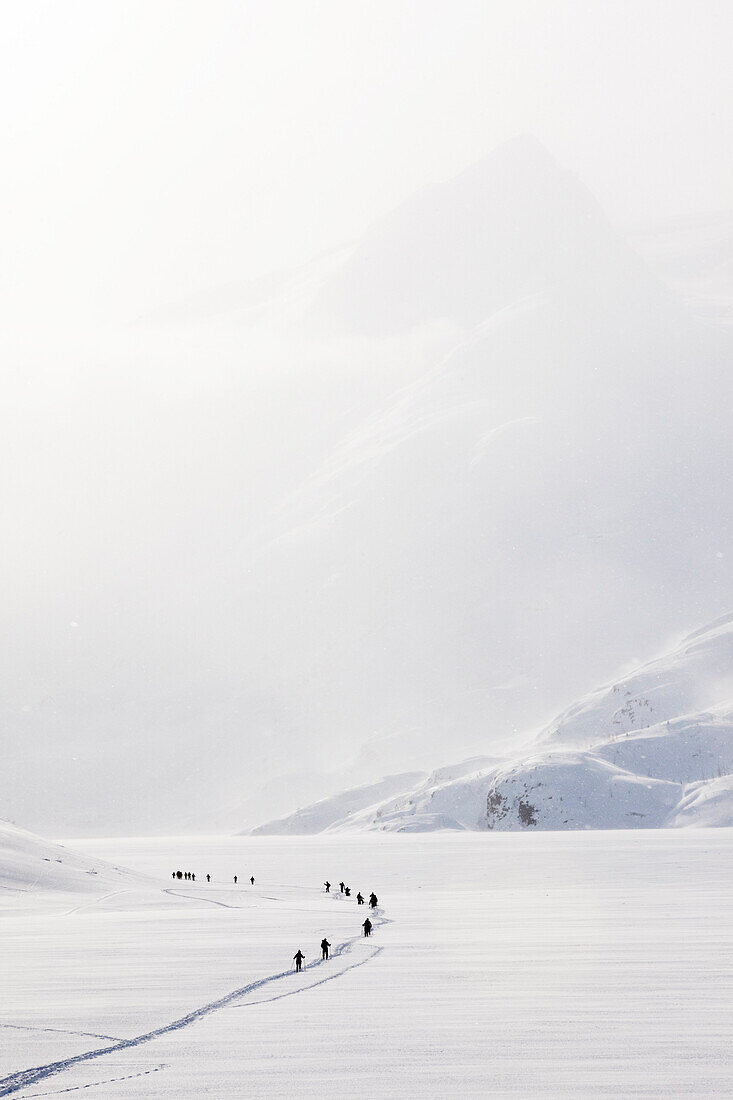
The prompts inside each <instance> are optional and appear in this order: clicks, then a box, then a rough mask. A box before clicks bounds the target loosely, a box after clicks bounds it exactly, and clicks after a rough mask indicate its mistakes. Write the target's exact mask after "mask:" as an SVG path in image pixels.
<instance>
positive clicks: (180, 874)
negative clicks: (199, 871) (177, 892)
mask: <svg viewBox="0 0 733 1100" xmlns="http://www.w3.org/2000/svg"><path fill="white" fill-rule="evenodd" d="M176 878H177V879H178V880H179V882H180V880H181V879H182V878H183V871H176Z"/></svg>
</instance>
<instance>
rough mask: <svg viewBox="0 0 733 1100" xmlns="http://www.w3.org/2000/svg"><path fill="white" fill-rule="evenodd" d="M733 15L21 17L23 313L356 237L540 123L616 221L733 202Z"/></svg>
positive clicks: (20, 8) (69, 312)
mask: <svg viewBox="0 0 733 1100" xmlns="http://www.w3.org/2000/svg"><path fill="white" fill-rule="evenodd" d="M732 23H733V9H732V8H731V5H730V2H729V0H694V2H687V0H613V2H601V0H579V2H578V0H544V2H543V0H477V2H475V0H453V2H451V3H448V2H446V0H442V2H435V0H420V2H419V3H418V2H415V0H412V2H405V0H388V2H386V3H385V2H374V0H371V2H369V3H355V2H352V0H336V2H326V0H319V2H316V3H306V2H305V0H290V2H282V0H268V2H266V3H265V2H255V0H236V2H231V0H214V2H211V3H203V2H196V3H191V2H188V0H173V2H169V0H154V2H150V0H145V2H132V0H126V2H125V3H115V2H112V0H104V2H102V3H100V2H99V0H92V2H76V0H65V2H64V3H61V4H60V3H58V2H56V0H48V2H39V0H24V2H23V3H20V2H18V3H15V4H13V5H5V7H4V11H3V36H2V46H1V47H0V52H1V54H2V56H1V57H0V84H1V86H2V95H1V96H0V103H1V104H2V106H1V107H0V112H1V115H2V130H3V149H4V153H5V156H4V168H3V173H2V180H1V181H0V188H1V190H2V195H3V201H2V213H1V214H0V218H1V219H2V241H3V259H4V262H3V274H2V284H0V291H1V293H2V300H3V303H4V308H3V313H4V314H5V316H6V319H9V320H11V321H15V322H19V323H20V324H21V325H23V324H28V323H31V324H32V325H33V326H34V328H36V329H37V328H38V327H39V326H41V327H43V326H46V325H49V324H56V323H58V322H60V321H62V320H66V321H68V322H70V323H71V324H72V325H74V324H76V323H77V322H78V321H82V322H84V323H90V322H91V323H96V322H98V321H105V320H109V319H115V320H117V319H119V320H124V319H127V318H129V317H135V316H136V315H137V314H139V313H141V312H144V311H146V310H148V309H150V308H154V307H155V306H156V305H159V304H162V303H166V302H168V301H170V300H171V299H173V300H175V298H176V297H177V296H180V295H185V294H188V293H190V292H192V291H197V290H201V289H205V288H208V287H210V286H216V285H218V284H222V283H226V282H228V281H230V280H236V279H242V278H247V277H249V276H251V275H253V274H258V273H260V272H264V271H269V270H273V269H277V268H279V267H283V266H288V265H291V264H297V263H300V262H302V261H305V260H307V259H309V258H310V257H311V256H313V255H314V254H317V253H319V252H320V251H322V250H324V249H328V248H330V247H332V246H333V245H336V244H339V243H342V242H343V241H348V240H350V239H352V238H354V237H356V236H358V235H359V233H360V232H361V231H362V230H363V228H364V227H365V226H366V225H367V224H368V223H369V222H370V221H371V220H373V219H374V218H375V217H376V216H378V215H379V214H381V213H383V212H384V211H386V210H388V209H389V208H391V207H392V206H393V205H394V204H395V203H396V202H398V201H399V200H401V199H402V198H404V197H405V196H407V195H408V194H410V193H411V192H413V191H414V190H415V189H416V188H418V187H420V186H422V185H423V184H425V183H429V182H432V181H434V180H439V179H442V178H445V177H448V176H451V175H452V174H454V173H455V172H457V171H459V170H460V169H461V168H462V167H464V166H465V165H467V164H469V163H471V162H472V161H474V160H476V159H478V158H480V157H481V156H482V155H484V154H485V153H487V152H488V151H489V150H491V149H492V148H493V147H494V146H495V145H496V144H497V143H498V142H500V141H502V140H503V139H505V138H507V137H510V136H512V135H513V134H515V133H517V132H521V131H530V132H532V133H534V134H535V135H536V136H537V137H539V138H540V139H541V140H542V141H544V142H545V143H546V144H547V145H548V147H549V148H550V149H551V151H552V152H553V153H554V154H555V155H556V156H557V157H558V159H559V160H560V161H561V162H562V163H564V164H565V165H566V166H568V167H569V168H571V169H572V170H573V171H575V172H577V173H578V174H579V175H580V176H581V178H582V179H583V180H584V182H585V183H587V184H588V186H589V187H590V188H591V190H592V191H593V192H594V193H595V194H596V196H597V197H598V198H599V199H600V201H601V202H602V204H603V205H604V207H605V208H606V210H607V211H608V212H609V213H610V214H611V216H612V217H614V218H618V219H626V218H642V219H643V218H647V217H652V216H657V215H668V214H669V215H675V214H679V213H694V212H698V211H706V210H713V209H719V208H721V207H726V206H727V205H728V204H729V195H730V193H731V185H732V183H733V180H732V178H731V152H730V144H731V143H730V132H731V103H733V95H732V94H731V93H732V91H733V88H732V87H731V80H730V71H731V66H730V64H729V60H730V57H729V55H730V40H731V36H730V31H731V24H732Z"/></svg>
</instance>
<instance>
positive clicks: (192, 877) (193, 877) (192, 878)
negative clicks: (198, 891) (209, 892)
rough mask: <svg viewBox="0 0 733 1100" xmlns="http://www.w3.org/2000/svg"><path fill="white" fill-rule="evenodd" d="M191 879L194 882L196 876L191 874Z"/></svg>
mask: <svg viewBox="0 0 733 1100" xmlns="http://www.w3.org/2000/svg"><path fill="white" fill-rule="evenodd" d="M191 881H192V882H195V881H196V876H195V875H194V874H192V875H191Z"/></svg>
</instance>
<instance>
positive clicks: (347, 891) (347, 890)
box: [344, 886, 351, 898]
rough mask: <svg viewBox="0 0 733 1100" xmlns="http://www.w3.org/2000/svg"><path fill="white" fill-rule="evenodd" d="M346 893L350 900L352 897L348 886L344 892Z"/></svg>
mask: <svg viewBox="0 0 733 1100" xmlns="http://www.w3.org/2000/svg"><path fill="white" fill-rule="evenodd" d="M344 893H345V894H346V897H347V898H350V897H351V890H350V889H349V887H348V886H347V887H346V889H345V890H344Z"/></svg>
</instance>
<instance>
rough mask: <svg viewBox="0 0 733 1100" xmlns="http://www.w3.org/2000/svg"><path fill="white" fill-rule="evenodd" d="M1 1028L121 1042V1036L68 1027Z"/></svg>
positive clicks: (24, 1025)
mask: <svg viewBox="0 0 733 1100" xmlns="http://www.w3.org/2000/svg"><path fill="white" fill-rule="evenodd" d="M0 1027H9V1028H11V1029H12V1030H13V1031H43V1032H46V1031H48V1032H51V1033H52V1034H54V1035H83V1036H84V1037H85V1038H87V1039H108V1040H109V1041H110V1042H113V1043H116V1042H118V1041H119V1038H120V1037H119V1035H101V1034H100V1033H99V1032H98V1031H71V1030H70V1029H69V1028H67V1027H33V1026H32V1025H31V1024H0Z"/></svg>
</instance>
